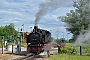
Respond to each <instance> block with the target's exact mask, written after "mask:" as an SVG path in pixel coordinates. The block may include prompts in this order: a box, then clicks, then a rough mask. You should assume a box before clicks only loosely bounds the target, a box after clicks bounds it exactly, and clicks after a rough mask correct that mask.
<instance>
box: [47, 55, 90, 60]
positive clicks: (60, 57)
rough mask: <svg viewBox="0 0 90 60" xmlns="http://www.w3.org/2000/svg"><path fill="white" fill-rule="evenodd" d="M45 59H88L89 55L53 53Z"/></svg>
mask: <svg viewBox="0 0 90 60" xmlns="http://www.w3.org/2000/svg"><path fill="white" fill-rule="evenodd" d="M46 60H90V56H79V55H68V54H58V55H53V56H51V57H50V58H47V59H46Z"/></svg>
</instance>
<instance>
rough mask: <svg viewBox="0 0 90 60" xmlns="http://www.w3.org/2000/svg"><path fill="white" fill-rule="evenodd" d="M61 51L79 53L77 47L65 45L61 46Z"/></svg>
mask: <svg viewBox="0 0 90 60" xmlns="http://www.w3.org/2000/svg"><path fill="white" fill-rule="evenodd" d="M61 52H62V53H65V54H74V55H75V54H77V50H76V48H73V47H69V46H65V47H64V48H61Z"/></svg>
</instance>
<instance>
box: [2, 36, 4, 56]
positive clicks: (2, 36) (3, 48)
mask: <svg viewBox="0 0 90 60" xmlns="http://www.w3.org/2000/svg"><path fill="white" fill-rule="evenodd" d="M3 53H4V36H2V54H3Z"/></svg>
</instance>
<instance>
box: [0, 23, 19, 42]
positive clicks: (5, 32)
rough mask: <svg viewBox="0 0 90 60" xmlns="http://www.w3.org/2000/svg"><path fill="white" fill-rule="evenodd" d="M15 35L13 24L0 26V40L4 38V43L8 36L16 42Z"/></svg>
mask: <svg viewBox="0 0 90 60" xmlns="http://www.w3.org/2000/svg"><path fill="white" fill-rule="evenodd" d="M17 33H18V32H17V31H16V30H15V28H14V24H13V23H11V24H9V25H6V26H1V27H0V40H1V37H2V36H4V40H5V41H7V40H8V38H9V37H10V36H11V37H12V40H16V38H17ZM0 42H1V41H0Z"/></svg>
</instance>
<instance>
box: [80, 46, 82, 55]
mask: <svg viewBox="0 0 90 60" xmlns="http://www.w3.org/2000/svg"><path fill="white" fill-rule="evenodd" d="M80 55H82V46H80Z"/></svg>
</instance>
